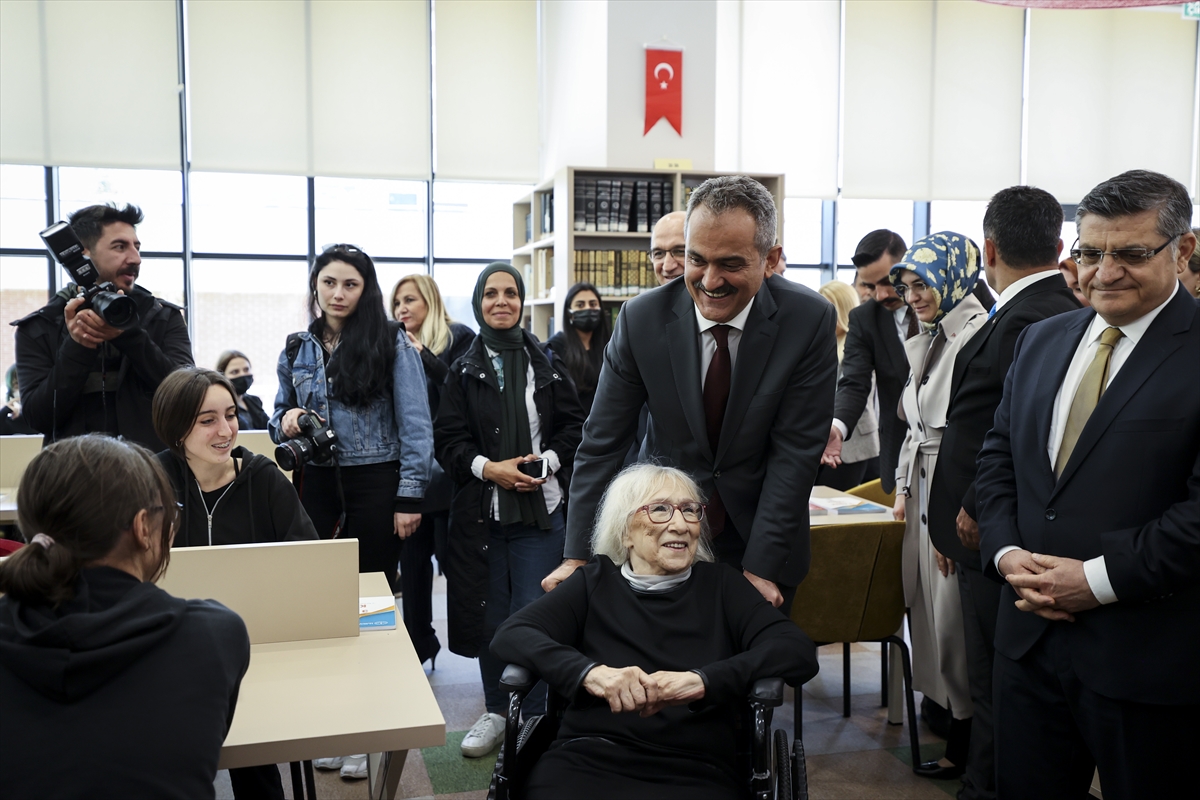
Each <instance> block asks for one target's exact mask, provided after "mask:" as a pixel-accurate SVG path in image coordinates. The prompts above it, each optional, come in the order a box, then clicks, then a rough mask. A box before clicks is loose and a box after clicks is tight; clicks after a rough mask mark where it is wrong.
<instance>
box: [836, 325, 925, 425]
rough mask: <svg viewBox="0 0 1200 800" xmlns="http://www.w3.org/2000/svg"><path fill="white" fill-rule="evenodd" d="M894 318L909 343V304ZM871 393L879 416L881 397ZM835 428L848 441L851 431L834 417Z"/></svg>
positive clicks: (897, 327) (902, 335) (900, 333)
mask: <svg viewBox="0 0 1200 800" xmlns="http://www.w3.org/2000/svg"><path fill="white" fill-rule="evenodd" d="M892 318H893V319H894V320H895V321H896V335H897V336H899V337H900V344H904V343H905V342H907V341H908V304H907V303H905V304H904V305H902V306H900V307H899V308H897V309H896V310H895V311H893V312H892ZM918 322H920V320H918ZM871 380H872V382H873V381H874V376H872V377H871ZM871 391H872V398H873V400H874V403H875V415H876V416H878V415H879V397H878V395H876V394H874V391H875V390H874V387H872V389H871ZM833 427H835V428H837V429H838V430H839V431H841V432H842V441H843V442H844V441H846V437H847V436H849V435H850V429H849V428H847V427H846V423H844V422H842V421H841V420H840V419H838V418H837V417H834V419H833Z"/></svg>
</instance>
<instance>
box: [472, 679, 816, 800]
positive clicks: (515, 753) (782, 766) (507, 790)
mask: <svg viewBox="0 0 1200 800" xmlns="http://www.w3.org/2000/svg"><path fill="white" fill-rule="evenodd" d="M536 682H537V676H536V675H534V674H533V673H532V672H531V671H530V670H527V669H525V668H524V667H520V666H517V665H516V664H509V665H508V666H507V667H505V668H504V673H503V674H502V675H501V677H500V688H502V689H504V690H505V691H506V692H508V693H509V700H508V719H507V721H506V723H505V730H504V744H503V745H502V746H501V748H500V753H499V755H498V756H497V758H496V766H495V768H494V769H493V770H492V781H491V785H490V786H489V787H488V800H521V797H522V796H523V794H522V789H523V786H524V781H525V779H526V777H527V776H528V775H529V773H530V771H531V770H532V769H533V764H534V762H536V761H537V759H538V758H539V757H541V755H542V753H545V752H546V751H547V750H548V749H549V748H550V744H551V743H552V742H553V741H554V739H555V738H556V737H557V735H558V724H559V720H560V719H562V713H563V710H564V709H565V707H566V700H565V699H563V698H562V697H559V696H558V695H557V693H555V692H554V691H553V690H550V691H548V692H547V698H546V713H545V715H543V716H535V717H530V718H528V719H526V720H525V721H524V723H523V724H522V722H521V704H522V702H524V700H525V696H526V695H528V694H529V692H530V690H531V689H533V685H534V684H535V683H536ZM796 691H797V692H798V691H800V689H799V687H797V688H796ZM746 699H747V708H746V717H747V723H748V728H749V733H750V737H749V738H750V742H749V752H748V753H745V754H742V755H743V756H744V759H743V760H745V761H746V762H747V769H746V772H747V778H746V783H747V788H748V790H749V791H748V796H750V797H752V798H754V800H808V773H807V768H806V765H805V761H804V744H803V743H802V742H801V741H800V739H799V738H797V739H796V740H795V741H794V742H793V743H792V747H791V748H790V749H789V747H788V735H787V732H786V731H782V730H777V731H775V733H774V736H773V737H772V735H771V717H772V715H773V713H774V709H775V708H777V707H779V706H780V705H782V704H783V679H782V678H763V679H762V680H758V681H755V682H754V685H753V687H751V690H750V694H749V695H748V697H747V698H746Z"/></svg>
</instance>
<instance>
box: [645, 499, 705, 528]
mask: <svg viewBox="0 0 1200 800" xmlns="http://www.w3.org/2000/svg"><path fill="white" fill-rule="evenodd" d="M676 509H679V513H680V514H682V515H683V521H684V522H699V521H700V520H702V519H704V509H705V505H704V503H697V502H695V501H688V502H686V503H650V504H649V505H644V506H641V507H640V508H638V511H645V512H646V516H647V517H649V518H650V521H651V522H656V523H658V524H659V525H662V524H663V523H666V522H670V521H671V517H673V516H675V510H676ZM634 513H636V512H634Z"/></svg>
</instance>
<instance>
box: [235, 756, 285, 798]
mask: <svg viewBox="0 0 1200 800" xmlns="http://www.w3.org/2000/svg"><path fill="white" fill-rule="evenodd" d="M229 785H230V786H231V787H232V788H233V797H234V800H283V779H282V778H280V777H279V767H278V766H277V765H275V764H263V765H262V766H260V767H240V768H238V769H231V770H229Z"/></svg>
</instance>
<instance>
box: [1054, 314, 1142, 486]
mask: <svg viewBox="0 0 1200 800" xmlns="http://www.w3.org/2000/svg"><path fill="white" fill-rule="evenodd" d="M1124 335H1125V334H1123V333H1121V329H1120V328H1105V329H1104V332H1103V333H1101V334H1100V346H1099V347H1097V348H1096V355H1095V356H1093V357H1092V363H1091V364H1088V368H1087V370H1086V371H1084V373H1083V380H1081V381H1080V382H1079V388H1078V389H1076V390H1075V398H1074V399H1073V400H1072V401H1071V412H1070V413H1069V414H1068V415H1067V423H1066V425H1065V426H1064V428H1063V438H1062V445H1061V446H1060V447H1059V448H1058V458H1056V459H1055V460H1054V476H1055V477H1058V476H1060V475H1062V473H1063V470H1064V469H1066V466H1067V462H1068V461H1070V460H1071V453H1072V452H1074V450H1075V444H1076V443H1077V442H1078V441H1079V435H1080V434H1081V433H1083V428H1084V426H1085V425H1087V421H1088V419H1089V418H1090V417H1091V416H1092V412H1093V411H1095V410H1096V404H1097V403H1099V402H1100V398H1101V397H1102V396H1103V395H1104V388H1105V387H1106V386H1107V385H1108V365H1109V364H1110V363H1111V362H1112V354H1113V347H1115V346H1116V344H1117V342H1118V341H1119V340H1120V338H1121V337H1122V336H1124Z"/></svg>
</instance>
